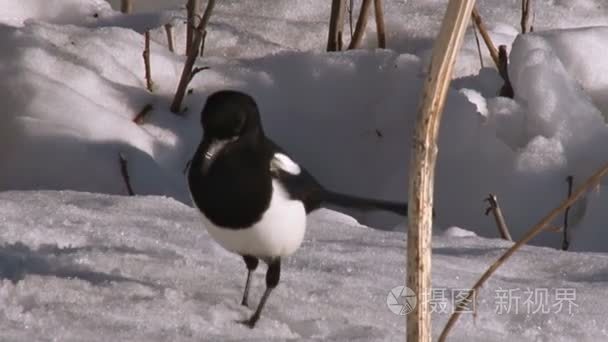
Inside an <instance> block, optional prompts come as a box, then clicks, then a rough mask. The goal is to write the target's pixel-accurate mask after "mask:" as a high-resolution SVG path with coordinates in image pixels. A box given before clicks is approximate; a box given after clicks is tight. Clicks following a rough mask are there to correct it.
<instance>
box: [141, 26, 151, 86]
mask: <svg viewBox="0 0 608 342" xmlns="http://www.w3.org/2000/svg"><path fill="white" fill-rule="evenodd" d="M144 37H145V40H146V44H145V47H144V52H143V54H142V56H143V57H144V66H145V67H146V88H148V90H149V91H152V86H153V82H152V70H151V67H150V31H146V32H145V33H144Z"/></svg>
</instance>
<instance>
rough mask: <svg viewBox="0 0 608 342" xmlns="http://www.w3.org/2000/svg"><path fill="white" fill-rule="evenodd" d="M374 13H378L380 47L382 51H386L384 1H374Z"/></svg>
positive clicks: (377, 27)
mask: <svg viewBox="0 0 608 342" xmlns="http://www.w3.org/2000/svg"><path fill="white" fill-rule="evenodd" d="M374 13H376V31H377V33H378V47H379V48H381V49H386V28H385V26H384V9H382V0H374Z"/></svg>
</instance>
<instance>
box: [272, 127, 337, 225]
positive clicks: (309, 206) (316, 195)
mask: <svg viewBox="0 0 608 342" xmlns="http://www.w3.org/2000/svg"><path fill="white" fill-rule="evenodd" d="M267 141H268V146H269V150H270V153H272V157H271V159H270V172H271V174H272V176H273V177H274V178H276V179H278V180H279V181H280V182H281V183H283V185H284V187H285V189H286V190H287V192H288V193H289V195H290V196H291V198H293V199H296V200H299V201H302V202H303V203H304V207H305V208H306V212H307V213H309V212H311V211H313V210H315V209H318V208H319V207H320V206H321V202H322V199H323V193H324V192H325V190H324V189H323V187H322V186H321V185H320V184H319V182H317V180H316V179H315V178H314V177H313V176H312V175H311V174H310V173H308V171H306V169H305V168H303V167H302V166H301V165H299V164H298V163H296V162H295V161H294V160H293V159H292V158H291V157H290V156H289V155H288V154H287V153H286V152H285V151H284V150H283V149H282V148H281V147H280V146H279V145H277V144H276V143H275V142H273V141H272V140H270V139H268V140H267Z"/></svg>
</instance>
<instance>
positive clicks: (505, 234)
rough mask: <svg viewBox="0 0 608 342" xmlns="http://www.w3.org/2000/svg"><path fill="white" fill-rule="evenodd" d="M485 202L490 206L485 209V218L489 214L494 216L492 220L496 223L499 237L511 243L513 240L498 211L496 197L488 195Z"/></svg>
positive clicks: (498, 206) (500, 212)
mask: <svg viewBox="0 0 608 342" xmlns="http://www.w3.org/2000/svg"><path fill="white" fill-rule="evenodd" d="M486 201H487V202H488V203H489V204H490V206H489V207H488V208H487V209H486V216H487V215H488V214H490V213H492V214H493V215H494V220H495V221H496V226H497V227H498V232H499V233H500V237H501V238H503V239H505V240H508V241H513V238H511V234H510V233H509V228H508V227H507V223H506V222H505V218H504V216H503V215H502V210H501V209H500V205H499V204H498V198H497V197H496V195H494V194H489V195H488V198H486Z"/></svg>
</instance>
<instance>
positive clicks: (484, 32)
mask: <svg viewBox="0 0 608 342" xmlns="http://www.w3.org/2000/svg"><path fill="white" fill-rule="evenodd" d="M472 15H473V22H474V23H475V25H476V26H477V29H478V30H479V33H480V34H481V38H483V41H484V43H486V46H487V48H488V51H490V56H491V57H492V60H493V61H494V64H495V65H496V67H497V68H498V67H499V61H498V50H496V46H495V45H494V43H493V42H492V38H490V34H489V33H488V30H487V29H486V26H485V25H484V24H483V21H482V20H481V16H480V15H479V12H478V11H477V8H473V13H472Z"/></svg>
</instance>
